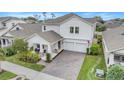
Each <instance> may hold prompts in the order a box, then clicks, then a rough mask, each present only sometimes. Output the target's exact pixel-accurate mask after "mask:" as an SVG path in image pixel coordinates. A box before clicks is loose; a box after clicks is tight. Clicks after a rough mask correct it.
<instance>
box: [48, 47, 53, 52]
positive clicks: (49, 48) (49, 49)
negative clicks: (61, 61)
mask: <svg viewBox="0 0 124 93" xmlns="http://www.w3.org/2000/svg"><path fill="white" fill-rule="evenodd" d="M48 53H52V48H51V45H48Z"/></svg>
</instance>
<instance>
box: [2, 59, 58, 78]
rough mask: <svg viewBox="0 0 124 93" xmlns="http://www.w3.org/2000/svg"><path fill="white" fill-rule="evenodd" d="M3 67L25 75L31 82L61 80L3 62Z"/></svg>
mask: <svg viewBox="0 0 124 93" xmlns="http://www.w3.org/2000/svg"><path fill="white" fill-rule="evenodd" d="M1 67H2V68H3V69H4V70H7V71H10V72H13V73H15V74H17V75H24V76H26V77H27V78H28V79H31V80H60V78H58V77H54V76H51V75H48V74H45V73H42V72H38V71H34V70H32V69H29V68H26V67H23V66H20V65H16V64H13V63H10V62H7V61H3V62H1Z"/></svg>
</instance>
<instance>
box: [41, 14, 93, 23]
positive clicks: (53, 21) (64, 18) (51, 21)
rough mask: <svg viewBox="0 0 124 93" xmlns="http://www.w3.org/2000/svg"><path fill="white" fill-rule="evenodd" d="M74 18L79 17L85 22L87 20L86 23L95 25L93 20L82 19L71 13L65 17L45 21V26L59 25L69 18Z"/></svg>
mask: <svg viewBox="0 0 124 93" xmlns="http://www.w3.org/2000/svg"><path fill="white" fill-rule="evenodd" d="M72 16H77V17H79V18H81V19H83V20H85V21H86V22H88V23H91V24H92V23H93V19H92V21H91V19H90V18H86V19H85V18H82V17H80V16H78V15H76V14H74V13H70V14H66V15H64V16H61V17H57V18H55V19H48V20H45V22H44V23H43V24H47V25H59V24H60V23H61V22H63V21H65V20H66V19H68V18H70V17H72Z"/></svg>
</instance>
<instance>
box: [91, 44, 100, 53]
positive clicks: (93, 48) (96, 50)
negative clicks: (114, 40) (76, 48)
mask: <svg viewBox="0 0 124 93" xmlns="http://www.w3.org/2000/svg"><path fill="white" fill-rule="evenodd" d="M99 49H100V46H99V45H98V44H93V45H92V46H91V48H90V54H91V55H98V54H99Z"/></svg>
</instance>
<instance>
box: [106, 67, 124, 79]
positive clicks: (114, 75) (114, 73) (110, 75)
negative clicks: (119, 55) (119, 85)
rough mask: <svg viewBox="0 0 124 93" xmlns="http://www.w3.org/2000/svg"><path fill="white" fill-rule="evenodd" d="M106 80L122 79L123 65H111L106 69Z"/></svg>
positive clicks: (123, 77) (123, 74)
mask: <svg viewBox="0 0 124 93" xmlns="http://www.w3.org/2000/svg"><path fill="white" fill-rule="evenodd" d="M106 79H107V80H124V67H123V66H121V65H112V66H111V67H110V68H109V69H108V71H107V76H106Z"/></svg>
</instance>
